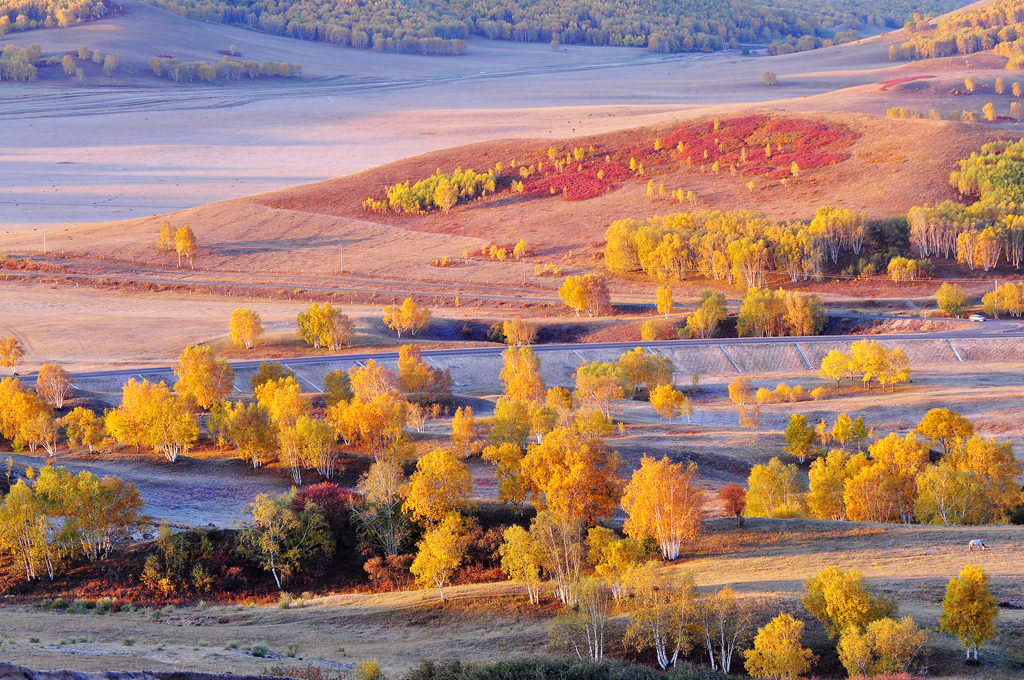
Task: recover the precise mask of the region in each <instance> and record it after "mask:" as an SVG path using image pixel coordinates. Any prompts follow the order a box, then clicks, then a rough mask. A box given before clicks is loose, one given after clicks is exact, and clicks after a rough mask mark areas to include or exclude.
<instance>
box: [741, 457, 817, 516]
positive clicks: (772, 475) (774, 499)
mask: <svg viewBox="0 0 1024 680" xmlns="http://www.w3.org/2000/svg"><path fill="white" fill-rule="evenodd" d="M802 514H803V498H802V494H801V488H800V472H799V470H797V467H796V465H785V464H783V462H782V461H781V460H779V459H778V458H772V459H771V460H770V461H768V465H755V466H754V467H753V468H752V469H751V470H750V477H749V478H748V479H747V507H746V510H745V512H744V515H745V516H747V517H783V518H784V517H799V516H800V515H802Z"/></svg>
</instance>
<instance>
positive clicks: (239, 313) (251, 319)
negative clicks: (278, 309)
mask: <svg viewBox="0 0 1024 680" xmlns="http://www.w3.org/2000/svg"><path fill="white" fill-rule="evenodd" d="M228 326H229V331H230V334H231V342H232V343H234V344H235V345H236V346H238V347H245V348H246V349H252V346H253V345H254V344H255V343H256V340H257V339H258V338H259V337H260V336H261V335H263V320H262V319H260V315H259V313H258V312H256V311H253V310H251V309H249V308H248V307H239V308H238V309H236V310H235V311H233V312H231V321H230V322H229V324H228Z"/></svg>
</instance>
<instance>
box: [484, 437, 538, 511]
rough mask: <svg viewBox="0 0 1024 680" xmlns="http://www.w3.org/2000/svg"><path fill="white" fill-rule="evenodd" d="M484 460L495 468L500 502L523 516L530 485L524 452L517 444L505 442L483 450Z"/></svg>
mask: <svg viewBox="0 0 1024 680" xmlns="http://www.w3.org/2000/svg"><path fill="white" fill-rule="evenodd" d="M482 456H483V459H484V460H486V461H487V462H488V463H490V464H491V465H493V466H494V468H495V470H494V473H495V476H496V477H497V478H498V500H499V501H501V502H502V503H508V504H509V505H511V506H512V507H513V508H515V510H516V512H517V513H518V514H519V515H520V516H522V514H523V506H524V504H525V503H526V495H527V494H528V493H529V492H530V483H529V480H528V479H527V477H526V475H525V474H523V450H522V449H521V448H519V446H518V445H517V444H513V443H511V442H504V443H502V444H497V445H494V444H492V445H490V446H488V447H486V448H484V450H483V454H482Z"/></svg>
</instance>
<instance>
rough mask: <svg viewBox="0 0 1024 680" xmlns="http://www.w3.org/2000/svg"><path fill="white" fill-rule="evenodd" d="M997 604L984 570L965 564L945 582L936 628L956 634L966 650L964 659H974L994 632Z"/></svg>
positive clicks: (997, 613) (997, 611)
mask: <svg viewBox="0 0 1024 680" xmlns="http://www.w3.org/2000/svg"><path fill="white" fill-rule="evenodd" d="M998 616H999V606H998V605H997V604H996V598H995V597H993V595H992V593H991V591H990V590H989V584H988V574H986V573H985V571H984V570H983V569H982V568H981V567H979V566H977V565H974V564H968V565H967V566H966V567H964V569H963V571H961V572H960V575H959V576H954V577H953V578H951V579H950V580H949V584H948V585H947V586H946V597H945V599H944V600H943V601H942V615H941V616H940V617H939V629H940V630H942V631H943V632H945V633H949V634H950V635H956V636H957V637H958V638H959V639H960V644H962V645H963V646H964V649H966V650H967V660H968V661H970V660H971V655H972V654H973V656H974V661H977V660H978V648H979V647H981V646H982V645H983V644H985V642H987V641H988V640H990V639H992V638H993V637H995V635H996V617H998Z"/></svg>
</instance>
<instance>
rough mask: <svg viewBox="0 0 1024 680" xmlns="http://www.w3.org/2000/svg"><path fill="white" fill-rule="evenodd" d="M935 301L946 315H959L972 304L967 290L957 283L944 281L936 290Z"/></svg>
mask: <svg viewBox="0 0 1024 680" xmlns="http://www.w3.org/2000/svg"><path fill="white" fill-rule="evenodd" d="M935 302H936V303H937V304H938V305H939V309H941V310H942V312H943V313H944V314H945V315H946V316H955V317H959V316H960V315H961V314H963V313H964V312H965V311H967V308H968V307H969V306H970V300H969V298H968V297H967V291H965V290H964V289H963V288H962V287H961V286H958V285H957V284H955V283H944V284H942V285H941V286H939V290H938V291H936V292H935Z"/></svg>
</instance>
